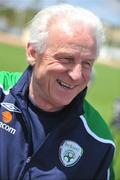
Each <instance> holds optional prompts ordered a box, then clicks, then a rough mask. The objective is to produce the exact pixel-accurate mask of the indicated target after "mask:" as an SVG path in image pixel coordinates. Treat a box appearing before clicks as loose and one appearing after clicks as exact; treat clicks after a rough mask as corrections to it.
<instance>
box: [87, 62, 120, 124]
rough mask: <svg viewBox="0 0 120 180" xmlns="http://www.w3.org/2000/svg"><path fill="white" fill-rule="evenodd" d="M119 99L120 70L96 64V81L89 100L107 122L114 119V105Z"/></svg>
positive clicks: (88, 96) (88, 97)
mask: <svg viewBox="0 0 120 180" xmlns="http://www.w3.org/2000/svg"><path fill="white" fill-rule="evenodd" d="M117 97H120V69H116V68H112V67H108V66H105V65H100V64H96V65H95V80H94V82H93V85H92V87H91V88H90V89H89V91H88V95H87V99H88V100H89V101H90V102H91V103H92V104H93V105H94V106H95V107H96V108H97V109H98V110H99V112H100V113H101V114H102V116H103V117H104V119H105V120H106V121H107V122H109V121H110V120H111V118H112V111H113V103H114V100H115V99H116V98H117Z"/></svg>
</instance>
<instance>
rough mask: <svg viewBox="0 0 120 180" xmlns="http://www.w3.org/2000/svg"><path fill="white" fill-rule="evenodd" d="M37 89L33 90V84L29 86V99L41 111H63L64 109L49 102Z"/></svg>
mask: <svg viewBox="0 0 120 180" xmlns="http://www.w3.org/2000/svg"><path fill="white" fill-rule="evenodd" d="M37 89H38V88H37V87H36V88H35V87H34V88H33V86H32V83H30V86H29V97H30V99H31V100H32V102H33V103H34V104H35V105H36V106H37V107H38V108H40V109H42V110H44V111H46V112H55V111H59V110H61V109H63V108H64V107H59V106H57V105H56V106H55V105H53V104H52V103H50V102H48V101H47V100H46V99H45V98H44V97H43V96H42V93H40V91H39V92H38V91H37Z"/></svg>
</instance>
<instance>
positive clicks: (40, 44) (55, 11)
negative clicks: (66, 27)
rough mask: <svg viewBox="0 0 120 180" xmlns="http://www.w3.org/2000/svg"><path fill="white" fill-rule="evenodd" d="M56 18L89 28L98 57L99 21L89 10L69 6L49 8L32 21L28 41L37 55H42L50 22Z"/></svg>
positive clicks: (99, 40) (101, 34) (101, 28)
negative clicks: (91, 30)
mask: <svg viewBox="0 0 120 180" xmlns="http://www.w3.org/2000/svg"><path fill="white" fill-rule="evenodd" d="M57 18H62V19H65V18H67V22H71V23H76V22H77V23H80V24H85V25H88V26H90V27H91V28H92V29H93V33H94V34H93V35H94V36H95V38H96V44H97V56H98V54H99V50H100V46H101V44H102V42H103V39H104V31H103V25H102V23H101V21H100V19H99V18H98V17H97V16H96V15H94V14H93V13H92V12H91V11H89V10H86V9H83V8H80V7H75V6H72V5H69V4H60V5H55V6H49V7H48V8H45V9H43V10H41V11H40V12H38V13H37V14H36V15H35V17H34V18H33V19H32V21H31V24H30V28H29V37H28V41H29V43H31V44H32V46H33V48H34V49H35V50H36V51H37V52H38V53H39V54H42V53H43V52H44V50H45V48H46V46H47V39H48V31H49V25H50V22H54V21H52V20H54V19H56V20H57ZM61 27H62V25H61Z"/></svg>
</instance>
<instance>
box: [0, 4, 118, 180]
mask: <svg viewBox="0 0 120 180" xmlns="http://www.w3.org/2000/svg"><path fill="white" fill-rule="evenodd" d="M102 39H103V29H102V25H101V22H100V20H99V19H98V18H97V17H96V16H95V15H94V14H92V13H91V12H89V11H87V10H85V9H82V8H77V7H73V6H71V5H67V4H63V5H58V6H53V7H48V8H46V9H44V10H42V11H40V12H39V13H38V14H37V15H36V16H35V17H34V18H33V20H32V23H31V25H30V35H29V41H28V45H27V59H28V62H29V67H28V68H27V69H26V71H25V72H24V73H23V75H22V76H21V77H20V79H19V80H18V78H19V76H20V74H16V73H15V74H12V73H6V72H2V73H1V78H0V82H1V84H2V85H1V88H0V95H1V97H0V98H1V107H0V116H1V117H0V129H1V131H0V141H1V143H0V144H1V145H0V179H1V180H7V179H9V180H20V179H21V180H23V179H24V180H28V179H32V180H56V179H57V180H67V179H71V180H75V179H81V180H82V179H87V180H88V179H109V178H113V176H112V175H113V174H112V159H113V154H114V149H115V145H114V142H113V141H112V137H111V134H110V132H109V129H108V127H107V125H106V124H105V122H104V121H103V119H102V118H101V116H100V115H99V113H98V112H97V111H96V110H95V109H94V108H93V107H92V106H91V105H90V104H89V103H88V102H87V101H86V100H85V94H86V91H87V84H88V82H89V79H90V75H91V71H92V67H93V64H94V62H95V59H96V58H97V56H98V53H99V49H100V45H101V43H102ZM17 80H18V82H17V83H16V85H15V86H14V87H13V88H11V90H10V91H5V90H7V89H9V88H10V87H11V86H13V84H14V83H15V82H16V81H17ZM4 89H5V90H4Z"/></svg>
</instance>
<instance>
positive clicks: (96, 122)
mask: <svg viewBox="0 0 120 180" xmlns="http://www.w3.org/2000/svg"><path fill="white" fill-rule="evenodd" d="M84 112H85V113H84V115H83V117H84V119H85V121H86V123H87V126H88V127H89V128H90V130H91V132H93V133H94V134H95V135H96V136H98V137H100V138H103V139H108V140H110V141H113V137H112V134H111V132H110V128H109V126H108V124H107V123H106V122H105V120H104V119H103V118H102V117H101V115H100V114H99V112H98V111H97V110H96V109H95V108H94V107H93V106H92V105H91V104H90V103H89V102H88V101H86V100H85V101H84Z"/></svg>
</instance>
